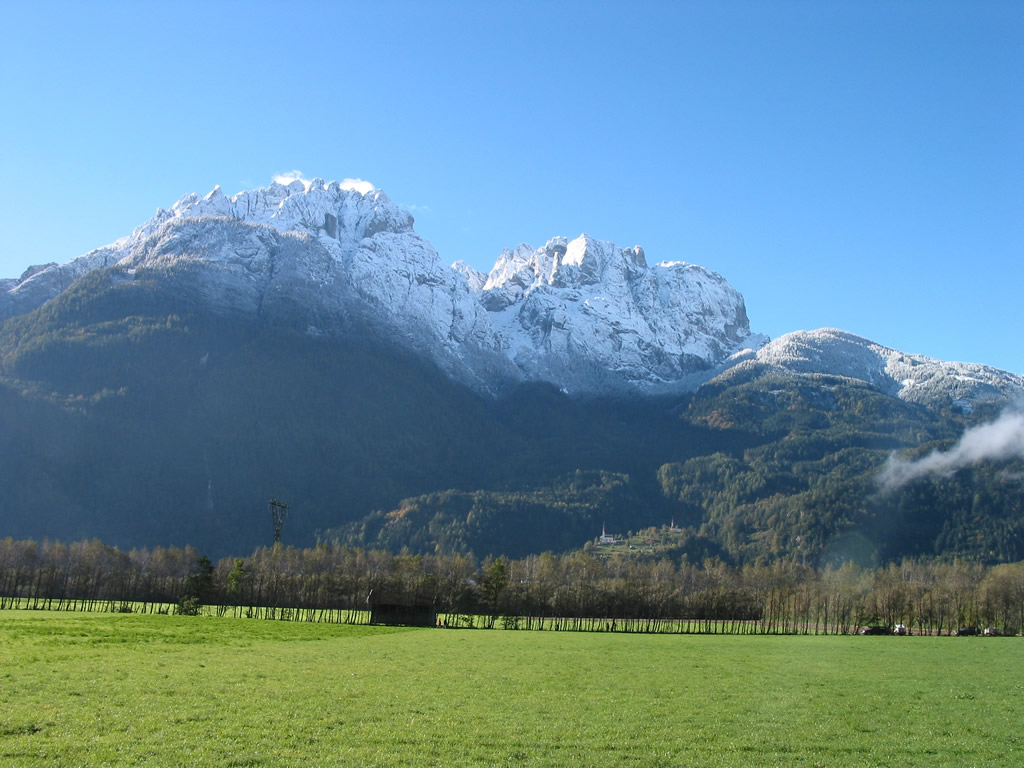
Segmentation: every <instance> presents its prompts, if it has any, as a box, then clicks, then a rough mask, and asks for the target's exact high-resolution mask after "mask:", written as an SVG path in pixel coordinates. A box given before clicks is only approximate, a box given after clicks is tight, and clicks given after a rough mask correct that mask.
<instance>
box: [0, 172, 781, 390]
mask: <svg viewBox="0 0 1024 768" xmlns="http://www.w3.org/2000/svg"><path fill="white" fill-rule="evenodd" d="M413 225H414V222H413V217H412V216H411V215H410V214H409V213H408V212H407V211H404V210H402V209H400V208H399V207H398V206H396V205H395V204H394V203H392V202H391V200H390V199H389V198H388V197H387V195H386V194H385V193H384V192H382V191H381V190H378V189H376V188H374V187H373V186H372V185H369V184H367V183H365V182H349V181H346V182H336V181H331V182H326V181H324V180H322V179H319V178H317V179H313V180H311V181H304V180H294V181H291V182H290V183H280V182H277V181H275V182H274V183H272V184H271V185H270V186H268V187H265V188H261V189H254V190H248V191H243V192H239V193H237V194H235V195H232V196H228V195H226V194H224V192H223V191H222V190H221V188H220V187H214V188H213V189H212V190H211V191H210V192H209V193H207V194H206V195H204V196H200V195H197V194H188V195H185V196H184V197H182V198H181V199H180V200H178V201H177V202H176V203H175V204H174V205H172V206H171V207H170V208H169V209H159V210H157V212H156V214H155V215H154V216H153V218H151V219H150V220H149V221H147V222H145V223H144V224H142V225H141V226H139V227H138V228H137V229H135V230H134V231H133V232H132V233H131V234H130V235H128V236H127V237H125V238H122V239H121V240H118V241H117V242H115V243H112V244H111V245H108V246H105V247H103V248H99V249H97V250H95V251H92V252H90V253H88V254H86V255H84V256H81V257H79V258H78V259H74V260H72V261H70V262H68V263H66V264H63V265H47V266H44V267H40V268H35V269H34V270H30V271H29V272H26V274H25V275H23V277H22V279H20V280H18V281H14V280H8V281H4V282H3V283H0V319H2V318H5V317H10V316H12V315H15V314H20V313H24V312H27V311H31V310H32V309H34V308H35V307H37V306H39V305H40V304H42V303H44V302H46V301H48V300H50V299H52V298H54V297H55V296H57V295H58V294H60V293H61V292H62V291H64V290H65V289H67V288H68V287H69V286H70V285H71V283H73V282H74V281H75V280H76V279H77V278H78V277H80V276H82V275H83V274H85V273H86V272H89V271H91V270H93V269H98V268H104V267H114V268H120V269H123V270H125V272H126V273H127V274H129V275H130V274H133V273H134V270H136V269H138V268H140V267H154V268H158V269H160V270H162V271H163V273H166V274H168V275H175V277H174V279H175V280H178V281H183V282H181V285H177V286H176V287H177V288H180V289H181V290H183V291H185V290H187V291H191V293H192V294H194V295H195V296H197V297H198V298H199V299H200V300H201V301H203V302H205V303H206V304H207V305H208V306H211V307H212V308H214V309H216V310H217V311H231V312H241V313H243V314H248V315H253V316H259V317H268V316H270V315H272V314H273V313H274V312H275V311H276V312H285V311H287V312H288V313H289V321H290V322H291V323H292V324H294V323H296V322H298V323H300V324H301V323H305V326H304V327H307V328H308V329H309V330H310V332H315V333H333V332H337V329H338V327H340V326H339V323H340V324H341V325H344V324H345V323H347V322H348V320H347V319H346V318H348V319H351V318H352V317H360V318H363V319H364V320H366V321H367V322H369V323H370V324H371V325H373V326H374V327H377V328H378V329H383V330H385V331H386V332H388V333H390V334H393V335H395V336H396V337H397V338H400V339H402V340H403V343H406V344H408V345H410V346H412V347H414V348H416V349H417V350H418V351H420V352H421V353H423V354H425V355H427V356H429V357H431V358H433V359H435V360H436V361H437V362H438V363H439V364H441V365H442V367H443V368H445V370H447V371H449V373H450V374H451V375H453V376H456V377H459V378H461V379H464V380H467V381H470V382H472V383H473V384H474V385H475V386H478V387H481V388H484V389H493V388H495V387H499V386H501V385H502V384H501V382H507V381H508V380H509V379H512V380H517V379H527V380H544V381H550V382H552V383H555V384H558V385H560V386H563V387H565V388H567V389H571V390H574V391H590V392H600V391H607V390H608V389H609V388H611V389H639V390H642V391H649V390H652V389H653V390H657V389H661V388H665V387H670V388H674V387H680V386H685V387H692V385H693V381H692V377H693V376H694V375H700V376H704V377H706V372H708V371H710V370H712V369H714V367H715V366H717V365H718V364H720V363H721V362H722V361H723V360H725V359H726V358H728V356H729V355H730V354H732V353H734V352H735V351H736V350H737V349H740V348H743V347H744V346H753V347H757V346H759V345H760V344H761V343H763V339H762V338H761V337H758V336H755V335H752V334H751V332H750V328H749V323H748V321H747V316H746V309H745V307H744V304H743V298H742V296H740V295H739V293H738V292H736V291H735V289H733V288H732V287H731V286H730V285H729V284H728V283H727V282H726V281H725V279H724V278H722V277H721V276H720V275H718V274H716V273H714V272H712V271H710V270H706V269H703V268H700V267H696V266H695V265H690V264H686V263H685V262H678V261H664V262H661V263H659V264H657V265H655V266H654V267H650V266H648V264H647V259H646V255H645V254H644V251H643V249H642V248H640V247H639V246H634V247H633V248H625V249H623V248H620V247H618V246H616V245H614V244H613V243H610V242H607V241H603V240H599V239H597V238H594V237H592V236H590V235H586V234H584V235H581V236H579V237H577V238H575V239H573V240H568V239H567V238H564V237H555V238H552V239H550V240H549V241H548V242H547V243H545V245H544V246H543V247H542V248H537V249H535V248H533V247H532V246H529V245H526V244H521V245H519V246H517V247H516V248H514V249H510V250H505V251H503V252H502V253H501V254H500V255H499V257H498V259H497V261H496V262H495V264H494V267H493V268H492V269H491V270H490V272H489V273H488V274H486V275H484V274H483V273H481V272H478V271H477V270H474V269H472V268H471V267H469V266H468V265H465V264H456V265H453V267H446V266H444V265H443V263H442V262H441V260H440V257H439V256H438V254H437V252H436V251H435V250H434V249H433V248H432V247H431V246H430V244H429V243H427V242H426V241H425V240H423V239H422V238H421V237H420V236H419V235H418V234H417V233H416V232H415V230H414V228H413ZM186 264H187V265H188V270H186V271H182V270H181V269H180V267H182V266H184V265H186ZM189 281H191V282H189ZM303 318H305V319H303ZM346 327H347V326H346Z"/></svg>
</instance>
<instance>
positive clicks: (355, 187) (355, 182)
mask: <svg viewBox="0 0 1024 768" xmlns="http://www.w3.org/2000/svg"><path fill="white" fill-rule="evenodd" d="M341 188H342V189H347V190H351V191H353V192H358V193H359V194H361V195H368V194H370V193H371V192H373V191H374V190H376V189H377V188H376V187H375V186H373V184H371V183H370V182H368V181H363V180H362V179H342V180H341Z"/></svg>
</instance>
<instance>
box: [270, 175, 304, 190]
mask: <svg viewBox="0 0 1024 768" xmlns="http://www.w3.org/2000/svg"><path fill="white" fill-rule="evenodd" d="M274 181H276V182H277V183H278V184H284V185H285V186H287V185H288V184H291V183H292V182H293V181H301V182H302V186H304V187H305V188H306V189H309V185H310V184H311V183H312V182H311V181H309V179H304V178H302V171H286V172H285V173H278V174H276V175H275V176H274Z"/></svg>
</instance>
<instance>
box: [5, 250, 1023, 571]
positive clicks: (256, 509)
mask: <svg viewBox="0 0 1024 768" xmlns="http://www.w3.org/2000/svg"><path fill="white" fill-rule="evenodd" d="M179 289H180V285H179V284H177V283H176V282H175V281H174V280H171V279H168V278H167V276H166V275H163V274H160V275H158V274H155V273H147V272H145V271H143V270H139V271H138V272H136V273H135V274H134V275H132V276H130V277H129V276H127V275H126V274H125V273H123V272H119V271H117V270H114V269H111V270H101V271H97V272H93V273H90V274H88V275H87V276H86V277H85V278H83V279H82V280H81V281H79V283H77V284H76V285H75V286H73V287H72V288H71V289H70V290H69V291H67V292H65V294H63V295H62V296H61V297H60V298H58V299H57V300H55V301H53V302H51V303H49V304H47V305H45V306H44V307H42V308H40V309H39V310H36V311H35V312H33V313H31V314H29V315H25V316H21V317H16V318H12V319H10V320H8V321H6V322H5V323H4V324H2V325H0V483H2V485H3V488H4V494H3V495H2V497H0V535H5V536H11V537H13V538H14V539H24V540H27V539H35V540H42V539H44V538H51V539H62V540H83V539H91V538H93V537H98V538H100V539H102V540H103V541H104V542H107V543H108V544H110V545H115V546H117V547H120V548H122V549H131V548H135V547H157V546H164V547H167V546H174V547H185V546H194V547H196V548H198V549H199V550H200V551H203V552H207V553H209V554H210V555H211V556H213V557H216V558H219V557H223V556H228V555H230V554H233V553H237V552H240V551H241V552H244V551H254V550H255V549H257V548H258V547H260V546H264V545H268V544H270V543H271V541H272V530H271V525H270V521H269V519H268V516H267V506H266V505H267V501H268V499H271V498H276V499H281V500H283V501H285V502H287V503H288V504H289V508H290V515H289V518H288V520H287V522H286V524H285V526H284V529H283V536H282V540H283V542H284V543H285V544H286V545H293V546H296V547H313V546H315V545H316V544H317V543H318V542H320V543H323V544H328V545H332V546H333V545H339V546H346V547H353V548H359V549H362V550H367V551H369V550H376V549H381V550H387V551H390V552H393V553H398V552H402V551H406V552H408V553H410V554H411V555H422V556H428V555H429V556H446V557H452V556H455V555H459V554H462V555H467V554H469V553H472V554H473V555H475V556H476V557H479V558H484V557H487V556H493V557H499V556H505V557H510V558H524V557H528V556H531V555H539V554H541V553H543V552H553V553H563V552H570V551H574V550H579V549H580V548H582V547H583V546H584V545H585V544H586V543H587V542H588V541H590V540H592V539H594V538H595V537H596V536H597V535H598V534H599V533H600V532H601V529H602V526H604V527H605V528H606V529H607V530H608V531H609V532H612V533H616V534H620V535H623V536H625V535H627V534H628V533H630V532H637V531H640V530H642V529H647V528H650V527H660V526H666V525H668V524H669V523H670V522H674V523H675V525H676V526H677V527H678V528H680V529H681V531H682V532H683V534H685V535H684V536H683V537H682V538H681V539H680V543H679V544H678V546H677V547H676V549H675V550H674V553H673V558H674V561H675V562H677V563H678V562H681V561H682V558H683V557H687V558H689V560H690V562H702V561H703V560H704V559H706V558H716V559H718V560H720V561H721V562H723V563H726V564H728V565H730V566H734V567H743V566H745V565H758V566H764V565H769V564H771V563H776V562H785V563H791V564H794V565H799V566H802V567H825V566H828V565H834V566H835V567H839V566H840V565H841V564H842V563H844V562H847V561H852V562H855V563H857V564H859V565H861V566H863V567H875V566H884V565H886V564H888V563H894V562H900V561H902V559H904V558H907V557H912V558H929V557H937V558H941V559H945V560H949V559H950V558H966V559H970V560H971V561H975V562H979V563H984V564H997V563H1009V562H1016V561H1020V560H1024V531H1022V525H1024V523H1022V520H1024V515H1022V511H1024V510H1022V508H1021V507H1022V503H1024V501H1022V500H1024V492H1022V485H1021V480H1020V478H1021V477H1024V462H1021V461H1020V460H1012V461H1005V462H992V463H987V464H980V465H976V466H970V467H966V468H964V469H961V470H960V471H959V472H958V473H956V474H954V475H951V476H948V477H929V478H922V479H920V480H918V481H916V482H914V483H911V484H909V485H906V486H904V487H903V488H901V489H899V490H897V491H894V492H892V493H882V492H881V490H880V488H879V486H878V483H877V477H878V473H879V470H880V468H881V467H882V466H883V464H884V463H885V461H886V460H887V459H888V458H889V456H890V455H892V454H898V455H901V456H907V457H915V456H921V455H924V454H926V453H928V452H929V451H932V450H937V449H945V448H948V447H949V446H951V445H952V444H953V443H954V442H955V441H956V439H957V438H958V437H959V436H960V435H961V434H962V433H963V431H964V430H965V429H966V428H967V427H969V426H971V425H973V424H978V423H981V422H984V421H985V420H988V419H991V418H994V417H995V416H996V415H997V413H998V408H997V407H996V406H994V405H993V406H988V407H977V408H976V409H975V410H974V412H972V413H969V414H968V413H964V412H963V411H962V410H960V409H958V408H954V407H952V405H948V406H940V407H934V408H932V407H926V406H922V405H918V404H913V403H907V402H903V401H901V400H898V399H895V398H893V397H890V396H888V395H886V394H883V393H882V392H880V391H878V390H876V389H874V388H872V387H871V386H869V385H867V384H864V383H860V382H855V381H851V380H848V379H841V378H837V377H829V376H821V375H785V376H783V375H781V374H775V373H763V372H762V373H756V372H755V373H752V374H751V375H749V376H746V377H731V378H730V379H728V380H727V381H722V382H717V381H715V382H712V383H709V384H707V385H705V386H704V387H702V388H701V389H700V390H698V391H697V392H696V393H694V394H687V395H679V396H675V397H656V398H655V397H650V398H644V397H639V396H637V397H632V398H581V397H570V396H568V395H566V394H564V393H562V392H559V391H558V390H557V389H555V388H553V387H551V386H548V385H544V384H530V385H520V386H516V387H510V388H509V389H508V390H507V391H504V392H501V393H499V394H498V395H497V396H493V397H492V396H490V395H482V394H479V393H477V392H474V391H473V390H471V389H468V388H467V387H465V386H462V385H461V384H459V383H457V382H455V381H453V380H451V379H450V378H449V377H448V376H446V375H445V374H444V373H443V372H441V371H439V370H438V369H437V368H436V367H434V366H433V365H431V364H429V363H427V362H424V361H423V360H421V359H419V358H418V357H416V356H415V355H414V354H412V353H410V352H407V351H403V350H402V349H399V348H398V347H397V346H395V344H393V343H391V342H390V341H389V340H388V339H387V338H382V337H381V336H380V335H378V334H377V333H376V332H375V331H374V330H373V329H372V328H370V327H368V326H366V325H365V324H363V323H361V322H360V321H359V320H358V319H356V318H353V319H351V321H350V323H349V325H348V326H347V327H346V328H344V329H343V330H342V331H341V332H339V333H338V334H337V335H335V336H311V335H309V334H307V333H305V332H304V331H303V330H302V328H299V327H293V325H297V324H289V323H288V322H287V321H285V320H282V319H281V317H282V316H281V315H280V314H277V315H275V319H274V320H273V321H271V320H268V319H266V318H262V317H259V316H254V317H239V316H231V317H228V316H224V315H218V314H215V313H212V312H210V311H208V310H206V309H203V307H204V306H205V305H204V304H203V302H202V301H201V299H200V297H196V296H193V295H191V294H189V292H188V291H185V290H179Z"/></svg>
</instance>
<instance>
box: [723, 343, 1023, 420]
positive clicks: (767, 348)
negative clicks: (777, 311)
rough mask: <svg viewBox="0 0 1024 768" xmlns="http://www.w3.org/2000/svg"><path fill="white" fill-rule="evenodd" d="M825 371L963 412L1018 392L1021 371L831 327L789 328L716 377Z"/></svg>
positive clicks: (1013, 398)
mask: <svg viewBox="0 0 1024 768" xmlns="http://www.w3.org/2000/svg"><path fill="white" fill-rule="evenodd" d="M766 369H769V370H775V371H784V372H787V373H791V374H828V375H831V376H842V377H845V378H849V379H856V380H858V381H863V382H866V383H868V384H871V385H872V386H874V387H876V388H877V389H879V390H881V391H882V392H884V393H886V394H889V395H892V396H894V397H899V398H900V399H901V400H906V401H908V402H916V403H930V404H936V403H937V404H947V405H954V406H958V407H959V408H961V409H962V410H964V411H967V412H969V411H970V410H972V408H973V407H974V406H975V405H977V404H981V403H997V404H1000V403H1006V402H1011V403H1012V402H1015V401H1019V400H1021V398H1022V396H1024V377H1021V376H1017V375H1016V374H1012V373H1008V372H1007V371H1001V370H999V369H997V368H992V367H990V366H987V365H979V364H976V363H952V362H943V361H941V360H935V359H934V358H930V357H925V356H923V355H911V354H907V353H905V352H900V351H898V350H895V349H890V348H889V347H884V346H882V345H881V344H876V343H875V342H873V341H869V340H868V339H865V338H862V337H860V336H856V335H854V334H852V333H847V332H845V331H840V330H837V329H835V328H822V329H820V330H817V331H795V332H793V333H787V334H785V335H784V336H780V337H779V338H777V339H774V340H772V341H770V342H769V343H767V344H765V345H764V346H763V347H761V348H760V349H758V350H757V351H756V352H755V351H745V352H743V353H741V354H739V355H737V356H736V357H734V358H733V359H732V360H731V361H730V364H729V365H728V370H727V371H726V372H725V373H723V374H721V375H720V376H719V377H718V381H729V380H730V379H732V380H735V379H737V378H739V377H746V376H750V375H752V374H757V373H761V372H763V371H764V370H766Z"/></svg>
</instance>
